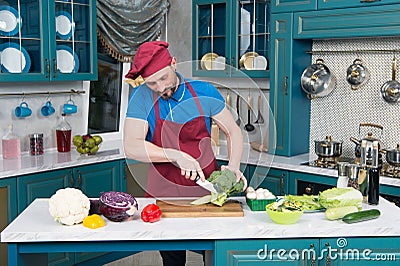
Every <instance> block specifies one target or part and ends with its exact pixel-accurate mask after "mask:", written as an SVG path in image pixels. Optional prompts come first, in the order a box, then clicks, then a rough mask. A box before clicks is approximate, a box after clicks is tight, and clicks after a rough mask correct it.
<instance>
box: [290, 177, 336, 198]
mask: <svg viewBox="0 0 400 266" xmlns="http://www.w3.org/2000/svg"><path fill="white" fill-rule="evenodd" d="M336 182H337V178H336V177H328V176H319V175H312V174H305V173H298V172H290V187H289V193H290V194H293V195H303V194H306V195H318V193H319V192H321V191H324V190H325V189H328V188H332V187H335V186H336Z"/></svg>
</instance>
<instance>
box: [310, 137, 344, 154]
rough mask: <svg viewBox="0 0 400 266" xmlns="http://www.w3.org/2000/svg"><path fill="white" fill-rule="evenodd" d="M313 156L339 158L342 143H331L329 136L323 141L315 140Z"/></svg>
mask: <svg viewBox="0 0 400 266" xmlns="http://www.w3.org/2000/svg"><path fill="white" fill-rule="evenodd" d="M314 142H315V154H317V155H318V156H320V157H339V156H340V155H342V141H333V140H332V137H331V136H326V138H325V140H322V141H317V140H315V141H314Z"/></svg>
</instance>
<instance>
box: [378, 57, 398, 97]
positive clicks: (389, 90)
mask: <svg viewBox="0 0 400 266" xmlns="http://www.w3.org/2000/svg"><path fill="white" fill-rule="evenodd" d="M381 95H382V97H383V99H384V100H385V101H386V102H388V103H395V102H397V101H398V100H399V98H400V83H399V82H398V81H396V54H394V55H393V61H392V80H389V81H386V82H385V83H384V84H383V85H382V87H381Z"/></svg>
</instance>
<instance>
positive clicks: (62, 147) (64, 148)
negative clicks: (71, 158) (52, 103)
mask: <svg viewBox="0 0 400 266" xmlns="http://www.w3.org/2000/svg"><path fill="white" fill-rule="evenodd" d="M71 132H72V128H71V126H70V124H69V123H68V122H67V121H66V119H65V114H62V115H61V122H60V124H58V126H57V128H56V139H57V151H58V152H69V151H71Z"/></svg>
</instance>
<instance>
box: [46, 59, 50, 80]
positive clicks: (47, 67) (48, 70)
mask: <svg viewBox="0 0 400 266" xmlns="http://www.w3.org/2000/svg"><path fill="white" fill-rule="evenodd" d="M45 64H46V78H48V77H49V75H50V62H49V60H48V59H47V58H46V60H45Z"/></svg>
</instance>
